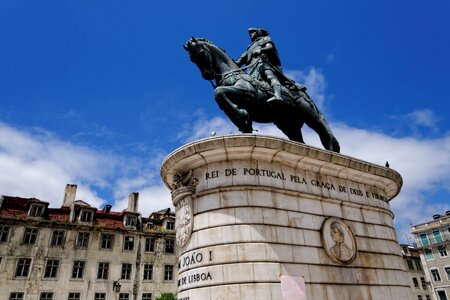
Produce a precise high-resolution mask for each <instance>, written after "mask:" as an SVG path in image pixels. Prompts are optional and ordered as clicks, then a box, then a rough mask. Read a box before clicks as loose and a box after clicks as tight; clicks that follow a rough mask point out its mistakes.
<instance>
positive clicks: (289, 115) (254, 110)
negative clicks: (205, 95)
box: [184, 28, 340, 152]
mask: <svg viewBox="0 0 450 300" xmlns="http://www.w3.org/2000/svg"><path fill="white" fill-rule="evenodd" d="M249 34H250V38H251V41H252V43H251V44H250V46H248V48H247V50H246V51H245V52H244V53H243V54H242V56H241V57H240V58H239V59H238V60H236V61H235V60H233V59H232V58H231V57H229V56H228V55H227V54H226V53H225V51H224V50H223V49H221V48H219V47H218V46H216V45H214V44H213V43H212V42H210V41H208V40H206V39H203V38H194V37H192V38H191V39H189V41H188V42H187V43H186V44H185V45H184V48H185V49H186V50H187V51H188V52H189V56H190V59H191V61H192V62H194V63H195V64H196V65H197V67H198V68H199V69H200V72H201V74H202V77H203V78H204V79H206V80H209V81H211V83H212V85H213V87H214V97H215V99H216V102H217V104H218V105H219V107H220V108H221V109H222V110H223V111H224V112H225V114H226V115H227V116H228V118H229V119H230V120H231V121H232V122H233V124H234V125H236V126H237V127H238V129H239V130H240V131H241V132H242V133H252V132H253V126H252V122H253V121H255V122H260V123H272V122H273V123H274V124H275V125H276V126H277V127H278V128H279V129H280V130H281V131H282V132H283V133H284V134H286V135H287V136H288V138H289V139H290V140H293V141H297V142H300V143H304V141H303V136H302V132H301V128H302V126H303V124H306V125H308V126H309V127H310V128H311V129H313V130H314V131H315V132H316V133H317V134H318V135H319V137H320V140H321V142H322V145H323V146H324V148H325V149H327V150H330V151H334V152H339V149H340V148H339V142H338V141H337V139H336V138H335V137H334V135H333V133H332V132H331V129H330V127H329V126H328V124H327V122H326V120H325V118H324V116H323V115H322V114H321V113H320V111H319V110H318V109H317V107H316V105H315V104H314V102H313V101H312V99H311V98H310V97H309V95H308V94H307V93H306V87H304V86H302V85H300V84H298V83H296V82H294V81H293V80H291V79H289V78H288V77H286V76H285V75H284V74H283V72H282V68H281V62H280V58H279V56H278V52H277V50H276V48H275V44H274V43H273V41H272V40H271V38H270V37H269V33H268V32H267V30H264V29H256V28H250V29H249ZM244 65H245V66H244ZM243 66H244V67H243ZM213 80H214V81H215V83H216V84H214V83H213Z"/></svg>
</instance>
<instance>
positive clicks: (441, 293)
mask: <svg viewBox="0 0 450 300" xmlns="http://www.w3.org/2000/svg"><path fill="white" fill-rule="evenodd" d="M436 293H437V294H438V298H439V300H447V294H446V293H445V291H444V290H439V291H436Z"/></svg>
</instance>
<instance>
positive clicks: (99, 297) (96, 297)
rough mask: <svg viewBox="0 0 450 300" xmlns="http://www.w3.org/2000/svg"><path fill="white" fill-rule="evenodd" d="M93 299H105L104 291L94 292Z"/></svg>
mask: <svg viewBox="0 0 450 300" xmlns="http://www.w3.org/2000/svg"><path fill="white" fill-rule="evenodd" d="M94 300H106V293H95V294H94Z"/></svg>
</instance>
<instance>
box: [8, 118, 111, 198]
mask: <svg viewBox="0 0 450 300" xmlns="http://www.w3.org/2000/svg"><path fill="white" fill-rule="evenodd" d="M114 165H115V163H114V160H113V159H112V157H111V156H109V155H105V154H104V153H100V152H95V151H92V150H90V149H88V148H85V147H79V146H77V145H73V144H70V143H67V142H63V141H59V140H57V139H55V138H53V137H52V135H51V134H49V133H47V132H43V131H41V130H32V132H31V133H30V132H25V131H20V130H17V129H15V128H12V127H10V126H8V125H6V124H3V123H0V166H1V172H0V193H1V194H5V195H12V196H21V197H36V198H39V199H41V200H44V201H48V202H50V203H51V204H52V205H53V206H60V205H61V203H62V199H63V193H64V187H65V185H66V183H78V185H79V189H78V197H80V198H83V199H86V200H87V201H89V202H90V203H92V204H93V205H95V206H98V205H100V204H101V203H102V202H104V200H103V199H100V198H99V197H98V196H97V193H96V192H95V190H94V189H93V188H92V187H93V186H96V187H104V186H105V185H107V181H106V177H107V175H108V174H109V173H110V172H111V168H113V167H114Z"/></svg>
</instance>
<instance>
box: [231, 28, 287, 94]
mask: <svg viewBox="0 0 450 300" xmlns="http://www.w3.org/2000/svg"><path fill="white" fill-rule="evenodd" d="M248 33H249V35H250V39H251V41H252V44H251V45H250V46H248V48H247V50H245V52H244V53H243V54H242V55H241V57H240V58H239V59H238V60H237V61H236V64H237V65H238V66H239V67H241V66H242V65H244V64H245V65H247V66H248V67H249V71H248V73H249V74H250V75H253V76H254V77H255V78H256V79H258V80H263V81H265V82H267V83H269V84H270V86H271V87H272V89H273V94H274V96H273V97H271V98H269V99H268V100H267V102H271V101H283V98H282V97H281V84H280V81H279V79H278V76H277V75H276V74H282V70H281V62H280V57H279V56H278V52H277V49H276V48H275V45H274V43H273V42H272V39H271V38H270V37H269V32H268V31H267V30H265V29H262V28H261V29H257V28H249V29H248Z"/></svg>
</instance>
